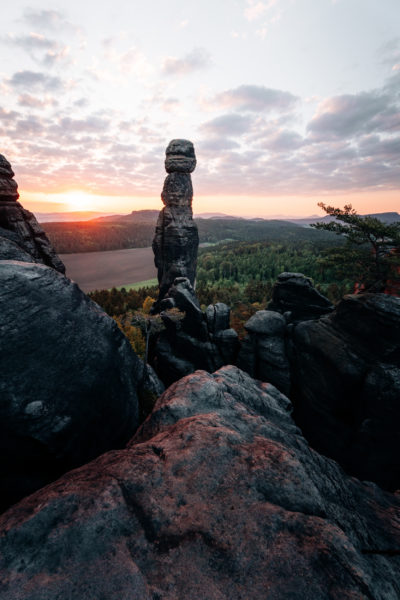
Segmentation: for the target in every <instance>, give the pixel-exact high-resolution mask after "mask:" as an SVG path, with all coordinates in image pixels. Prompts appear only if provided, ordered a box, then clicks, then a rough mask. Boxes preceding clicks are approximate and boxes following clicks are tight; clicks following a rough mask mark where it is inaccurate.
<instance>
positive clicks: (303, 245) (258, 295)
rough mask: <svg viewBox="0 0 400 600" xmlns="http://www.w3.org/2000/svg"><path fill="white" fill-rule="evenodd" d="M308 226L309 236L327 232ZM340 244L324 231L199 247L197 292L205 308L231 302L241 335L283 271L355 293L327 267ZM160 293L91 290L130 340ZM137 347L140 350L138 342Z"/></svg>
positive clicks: (331, 290)
mask: <svg viewBox="0 0 400 600" xmlns="http://www.w3.org/2000/svg"><path fill="white" fill-rule="evenodd" d="M305 231H306V232H308V235H311V236H313V234H314V233H317V234H318V233H319V234H321V233H323V232H314V231H312V230H305ZM317 237H318V236H317ZM320 237H323V236H322V235H320ZM339 243H340V240H339ZM337 245H338V239H337V236H335V235H333V236H332V235H330V236H329V235H328V239H327V238H326V236H325V239H324V240H321V239H320V240H319V241H313V242H311V241H309V240H296V241H295V240H292V241H290V240H286V241H282V240H281V241H257V242H226V243H222V244H217V245H214V246H208V247H205V248H201V249H200V251H199V257H198V263H197V283H196V295H197V297H198V299H199V302H200V304H201V305H202V307H203V308H205V307H206V306H208V305H209V304H214V303H216V302H224V303H226V304H228V305H229V306H230V307H231V326H232V327H233V328H234V329H236V331H238V333H239V335H240V337H242V336H243V335H244V327H243V326H244V323H245V322H246V321H247V320H248V319H249V318H250V316H251V315H252V314H254V313H255V312H256V311H257V310H260V309H262V308H265V307H266V305H267V303H268V302H269V300H270V299H271V293H272V287H273V284H274V282H275V280H276V278H277V276H278V275H279V274H280V273H282V272H283V271H293V272H300V273H304V274H305V275H307V276H308V277H311V278H312V280H313V282H314V284H315V286H316V287H317V289H318V290H319V291H321V292H322V293H323V294H324V295H326V296H327V297H328V298H329V299H330V300H331V301H332V302H334V303H335V302H338V301H339V300H340V298H341V297H342V296H343V295H344V294H346V293H349V292H352V291H353V288H354V280H352V279H350V278H349V279H346V277H343V273H341V274H338V273H337V271H336V270H335V269H334V268H327V267H326V266H325V262H326V257H327V255H328V254H329V251H330V250H331V249H332V248H333V247H334V246H337ZM157 293H158V287H157V286H152V287H143V288H140V289H138V290H127V289H125V288H121V289H119V290H117V289H116V288H112V289H111V290H96V291H94V292H91V293H90V294H89V295H90V297H91V298H92V299H93V300H94V301H95V302H97V303H98V304H100V306H102V308H103V309H104V310H105V311H106V312H107V313H108V314H109V315H110V316H113V317H115V318H117V322H118V323H119V325H120V326H121V327H122V328H123V329H124V331H125V333H126V334H127V335H128V337H130V338H131V341H132V337H134V338H135V339H137V333H138V332H137V331H134V330H132V328H131V323H132V320H135V319H134V313H135V312H137V311H139V314H148V312H149V308H150V306H151V302H152V299H155V298H156V297H157ZM136 323H137V325H138V326H141V327H142V330H143V328H144V325H143V323H142V324H141V320H140V318H138V317H136ZM143 333H144V331H143ZM139 337H140V336H139ZM136 349H137V350H138V351H139V352H140V350H139V348H138V347H136Z"/></svg>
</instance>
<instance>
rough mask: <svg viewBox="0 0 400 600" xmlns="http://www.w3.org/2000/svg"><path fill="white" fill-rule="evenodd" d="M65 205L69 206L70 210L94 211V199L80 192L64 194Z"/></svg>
mask: <svg viewBox="0 0 400 600" xmlns="http://www.w3.org/2000/svg"><path fill="white" fill-rule="evenodd" d="M63 196H64V201H65V204H66V205H67V206H68V210H69V211H71V212H73V211H81V210H93V198H92V197H91V196H90V194H87V193H85V192H80V191H78V190H77V191H72V192H66V193H65V194H63Z"/></svg>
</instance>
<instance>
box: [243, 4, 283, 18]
mask: <svg viewBox="0 0 400 600" xmlns="http://www.w3.org/2000/svg"><path fill="white" fill-rule="evenodd" d="M246 4H247V6H246V8H245V9H244V16H245V17H246V19H247V20H248V21H255V20H257V19H259V18H260V17H263V16H264V15H265V14H266V13H267V12H268V11H269V10H270V9H271V8H272V7H273V6H274V5H275V4H276V0H269V2H261V1H258V0H246Z"/></svg>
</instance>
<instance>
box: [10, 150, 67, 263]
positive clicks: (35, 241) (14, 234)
mask: <svg viewBox="0 0 400 600" xmlns="http://www.w3.org/2000/svg"><path fill="white" fill-rule="evenodd" d="M18 198H19V193H18V185H17V182H16V181H15V180H14V172H13V170H12V168H11V165H10V163H9V162H8V160H7V159H6V158H5V157H4V156H3V155H2V154H0V260H20V261H23V262H35V263H41V264H44V265H47V266H49V267H52V268H53V269H56V271H59V272H60V273H65V266H64V264H63V262H62V261H61V259H60V258H59V256H58V255H57V254H56V252H55V250H54V248H53V247H52V245H51V243H50V241H49V239H48V237H47V236H46V234H45V232H44V230H43V229H42V227H41V226H40V225H39V223H38V222H37V220H36V218H35V216H34V215H33V214H32V213H31V212H29V210H26V209H25V208H23V206H21V204H20V203H19V202H17V200H18Z"/></svg>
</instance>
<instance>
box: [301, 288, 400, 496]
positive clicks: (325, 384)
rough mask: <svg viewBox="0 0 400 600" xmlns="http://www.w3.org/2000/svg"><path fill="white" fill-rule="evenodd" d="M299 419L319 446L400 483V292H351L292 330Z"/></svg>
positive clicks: (368, 473) (355, 469) (352, 468)
mask: <svg viewBox="0 0 400 600" xmlns="http://www.w3.org/2000/svg"><path fill="white" fill-rule="evenodd" d="M290 339H291V343H290V346H289V348H290V362H291V374H292V382H293V386H292V395H291V398H292V400H293V402H294V404H295V408H296V419H297V421H298V423H299V424H300V426H301V427H302V429H303V431H304V434H305V436H306V437H307V439H308V440H309V441H310V443H311V444H312V445H313V446H314V447H315V448H316V449H318V450H319V451H321V452H323V453H324V454H326V455H328V456H331V457H332V458H334V459H335V460H337V461H339V462H340V464H341V465H343V466H344V467H345V469H346V470H347V471H348V472H349V473H351V474H353V475H356V476H357V477H359V478H361V479H368V480H372V481H375V482H377V483H378V484H379V485H381V486H383V487H386V488H388V489H397V488H399V487H400V456H399V452H398V448H399V439H400V403H399V399H400V298H395V297H394V296H388V295H386V294H359V295H350V296H345V297H344V298H343V300H342V301H341V302H340V303H339V304H338V306H337V308H336V310H335V311H334V312H333V313H332V314H331V315H329V316H327V317H323V318H321V319H318V320H315V321H305V322H302V323H298V324H297V325H296V326H294V328H293V330H292V332H291V334H290Z"/></svg>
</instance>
